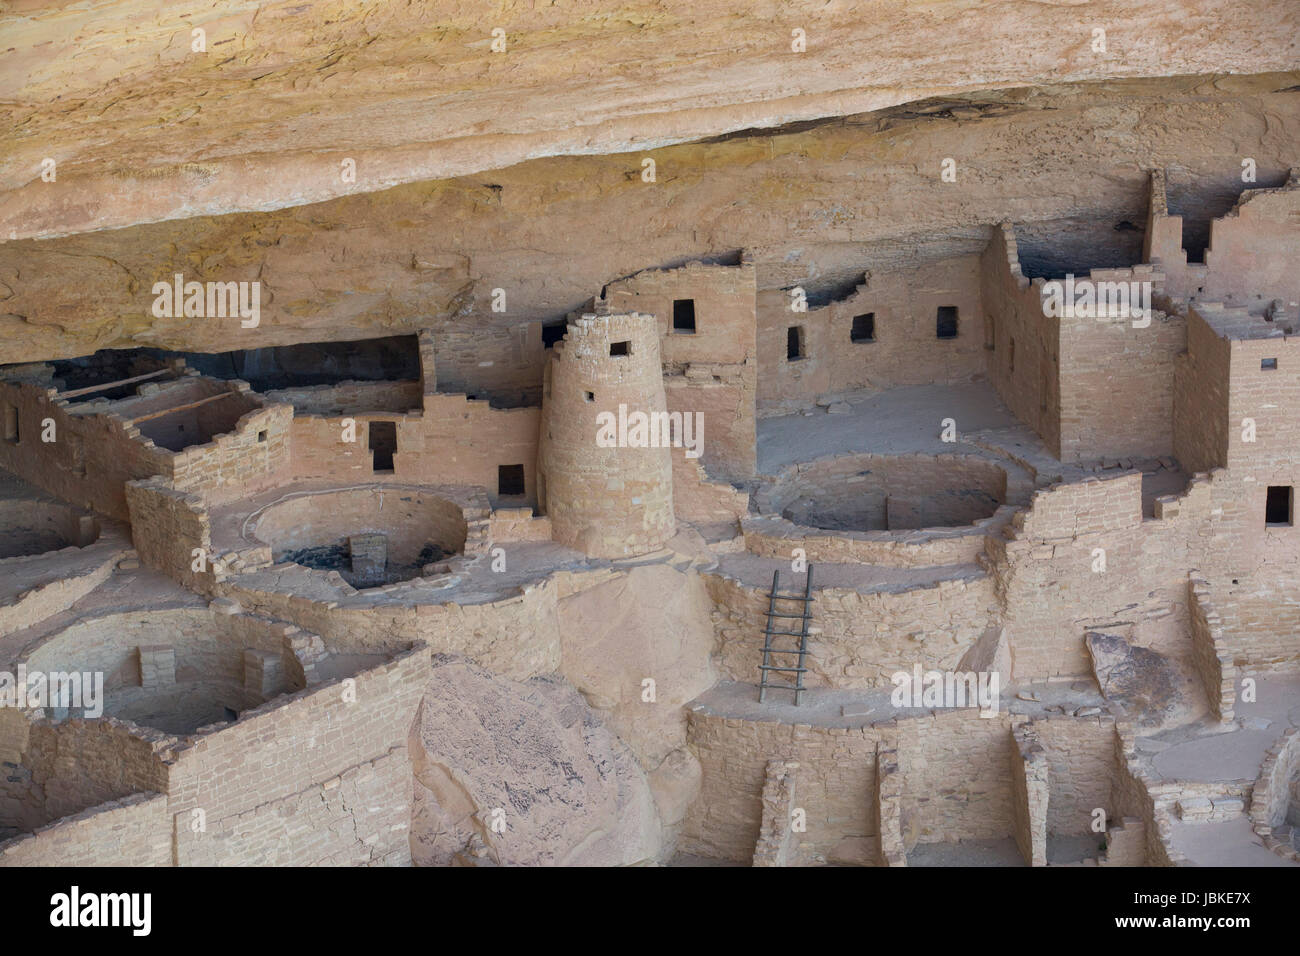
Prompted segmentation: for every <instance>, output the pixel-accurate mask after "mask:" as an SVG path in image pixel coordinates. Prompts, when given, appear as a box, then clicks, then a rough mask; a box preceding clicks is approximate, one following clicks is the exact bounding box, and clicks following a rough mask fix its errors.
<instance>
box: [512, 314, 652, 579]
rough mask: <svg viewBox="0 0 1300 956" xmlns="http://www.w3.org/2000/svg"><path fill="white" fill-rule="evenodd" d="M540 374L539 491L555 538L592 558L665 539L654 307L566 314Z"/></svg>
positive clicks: (635, 550)
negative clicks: (542, 378)
mask: <svg viewBox="0 0 1300 956" xmlns="http://www.w3.org/2000/svg"><path fill="white" fill-rule="evenodd" d="M545 376H546V377H545V384H544V387H543V392H542V434H541V438H540V442H539V453H538V496H539V500H540V503H541V504H542V506H543V507H544V508H545V509H546V513H547V515H549V516H550V519H551V529H552V536H553V537H554V539H555V540H556V541H558V542H560V543H561V544H565V545H568V546H569V547H571V548H577V549H578V550H580V551H583V552H585V553H587V554H588V555H591V556H592V557H598V558H623V557H629V556H631V555H636V554H645V553H646V552H649V551H654V550H656V549H657V548H660V547H662V546H663V544H664V542H665V541H667V540H668V539H669V538H671V537H672V536H673V533H674V531H675V519H674V517H673V466H672V459H671V457H670V455H671V450H670V441H671V438H670V434H671V432H670V425H669V419H668V414H667V405H666V402H665V399H664V381H663V371H662V369H661V367H660V362H659V326H658V323H657V322H656V321H655V318H654V316H652V315H642V314H640V313H635V312H634V313H630V314H625V315H609V314H598V315H583V316H582V317H581V318H577V319H570V322H569V328H568V331H567V333H566V334H565V337H564V341H563V342H560V343H558V344H557V345H556V346H555V349H554V350H553V352H552V356H551V361H550V362H548V363H547V366H546V371H545Z"/></svg>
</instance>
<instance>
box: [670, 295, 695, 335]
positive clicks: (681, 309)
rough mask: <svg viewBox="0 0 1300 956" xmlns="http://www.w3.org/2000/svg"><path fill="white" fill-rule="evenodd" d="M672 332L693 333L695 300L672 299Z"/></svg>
mask: <svg viewBox="0 0 1300 956" xmlns="http://www.w3.org/2000/svg"><path fill="white" fill-rule="evenodd" d="M673 331H674V332H684V333H686V334H688V335H693V334H694V333H695V300H694V299H673Z"/></svg>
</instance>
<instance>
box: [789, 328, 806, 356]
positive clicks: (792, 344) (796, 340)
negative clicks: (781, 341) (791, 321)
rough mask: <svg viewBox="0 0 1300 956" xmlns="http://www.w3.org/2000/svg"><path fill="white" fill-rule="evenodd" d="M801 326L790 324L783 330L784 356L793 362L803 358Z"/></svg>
mask: <svg viewBox="0 0 1300 956" xmlns="http://www.w3.org/2000/svg"><path fill="white" fill-rule="evenodd" d="M805 354H806V353H805V352H804V343H803V326H802V325H792V326H790V327H789V328H788V329H786V330H785V357H786V360H787V361H790V362H795V361H798V360H799V359H801V358H803V357H804V355H805Z"/></svg>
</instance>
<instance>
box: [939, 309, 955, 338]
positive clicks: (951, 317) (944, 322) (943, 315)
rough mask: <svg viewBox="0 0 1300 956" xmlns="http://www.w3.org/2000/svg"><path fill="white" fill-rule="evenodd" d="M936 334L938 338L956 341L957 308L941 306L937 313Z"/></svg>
mask: <svg viewBox="0 0 1300 956" xmlns="http://www.w3.org/2000/svg"><path fill="white" fill-rule="evenodd" d="M934 334H935V337H936V338H941V339H955V338H956V337H957V307H956V306H955V305H941V306H939V311H938V312H937V313H935V318H934Z"/></svg>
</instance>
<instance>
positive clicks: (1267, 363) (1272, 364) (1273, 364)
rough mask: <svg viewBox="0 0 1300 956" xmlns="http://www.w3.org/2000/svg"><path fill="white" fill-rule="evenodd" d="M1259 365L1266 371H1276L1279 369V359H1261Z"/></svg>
mask: <svg viewBox="0 0 1300 956" xmlns="http://www.w3.org/2000/svg"><path fill="white" fill-rule="evenodd" d="M1259 367H1260V368H1261V369H1262V370H1264V371H1266V372H1272V371H1275V370H1276V369H1277V359H1275V358H1271V359H1260V360H1259Z"/></svg>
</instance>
